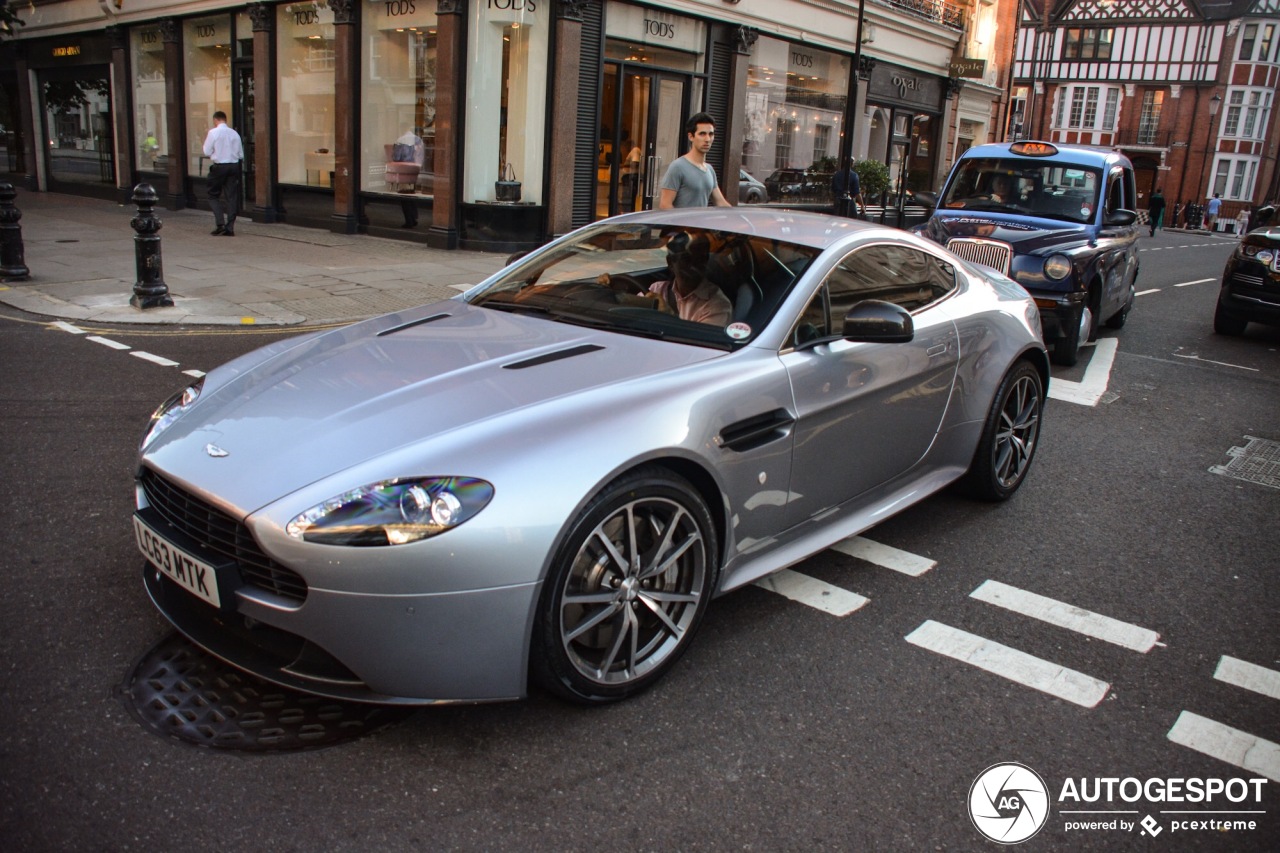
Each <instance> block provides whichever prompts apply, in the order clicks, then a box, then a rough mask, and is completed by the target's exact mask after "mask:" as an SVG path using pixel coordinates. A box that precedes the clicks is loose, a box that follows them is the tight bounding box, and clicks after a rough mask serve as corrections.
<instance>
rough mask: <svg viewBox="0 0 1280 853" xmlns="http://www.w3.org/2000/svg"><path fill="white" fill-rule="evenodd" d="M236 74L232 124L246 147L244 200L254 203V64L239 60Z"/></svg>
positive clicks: (242, 183) (243, 185)
mask: <svg viewBox="0 0 1280 853" xmlns="http://www.w3.org/2000/svg"><path fill="white" fill-rule="evenodd" d="M235 75H236V97H235V108H234V109H233V110H232V112H233V113H234V115H233V116H232V125H231V126H232V127H234V128H235V129H236V130H237V131H239V132H240V144H241V145H242V146H243V147H244V168H243V176H244V179H243V180H242V181H241V182H240V183H241V186H242V187H243V190H244V200H245V201H247V202H249V203H250V204H252V203H253V201H254V198H255V192H254V190H255V186H254V175H255V174H256V164H255V163H254V157H253V136H254V114H253V65H252V64H250V63H247V62H242V61H237V62H236V67H235Z"/></svg>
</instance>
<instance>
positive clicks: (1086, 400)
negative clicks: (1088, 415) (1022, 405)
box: [1049, 338, 1119, 406]
mask: <svg viewBox="0 0 1280 853" xmlns="http://www.w3.org/2000/svg"><path fill="white" fill-rule="evenodd" d="M1118 346H1119V343H1118V342H1117V341H1116V339H1115V338H1099V339H1098V342H1097V346H1096V347H1095V348H1094V352H1093V358H1091V359H1090V360H1089V366H1088V367H1087V368H1085V371H1084V378H1083V379H1081V380H1080V381H1079V382H1072V381H1071V380H1069V379H1057V378H1054V379H1052V380H1050V382H1049V398H1050V399H1052V400H1061V401H1062V402H1064V403H1076V404H1078V405H1081V406H1096V405H1098V401H1099V400H1101V399H1102V395H1103V394H1105V393H1107V383H1108V382H1110V381H1111V365H1112V364H1114V363H1115V360H1116V348H1117V347H1118Z"/></svg>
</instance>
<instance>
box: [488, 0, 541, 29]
mask: <svg viewBox="0 0 1280 853" xmlns="http://www.w3.org/2000/svg"><path fill="white" fill-rule="evenodd" d="M481 2H483V3H484V4H485V7H484V8H485V14H484V17H485V20H487V21H492V22H493V23H495V24H520V25H521V26H524V27H531V26H533V25H534V24H536V23H537V22H538V17H537V15H538V10H539V9H541V8H542V7H543V6H545V5H546V4H548V3H550V2H551V0H481Z"/></svg>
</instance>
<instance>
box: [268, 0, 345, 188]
mask: <svg viewBox="0 0 1280 853" xmlns="http://www.w3.org/2000/svg"><path fill="white" fill-rule="evenodd" d="M276 14H277V18H276V67H277V68H278V69H279V70H278V75H279V82H278V85H277V88H276V91H277V100H276V122H277V125H276V126H277V134H276V152H277V155H276V156H277V163H276V168H277V171H278V174H279V177H280V183H282V184H303V185H308V186H315V187H332V186H333V169H334V156H335V155H334V136H335V134H334V99H335V98H334V92H335V87H334V49H333V38H334V25H333V9H331V8H329V5H328V4H327V3H321V2H307V3H286V4H284V5H283V6H279V7H277V11H276Z"/></svg>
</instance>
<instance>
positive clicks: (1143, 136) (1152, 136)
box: [1138, 89, 1164, 145]
mask: <svg viewBox="0 0 1280 853" xmlns="http://www.w3.org/2000/svg"><path fill="white" fill-rule="evenodd" d="M1163 109H1164V90H1162V89H1148V90H1147V91H1146V92H1144V93H1143V94H1142V115H1141V116H1140V117H1139V118H1138V144H1139V145H1155V144H1156V141H1157V139H1158V137H1157V133H1158V132H1159V130H1160V112H1161V110H1163Z"/></svg>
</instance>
